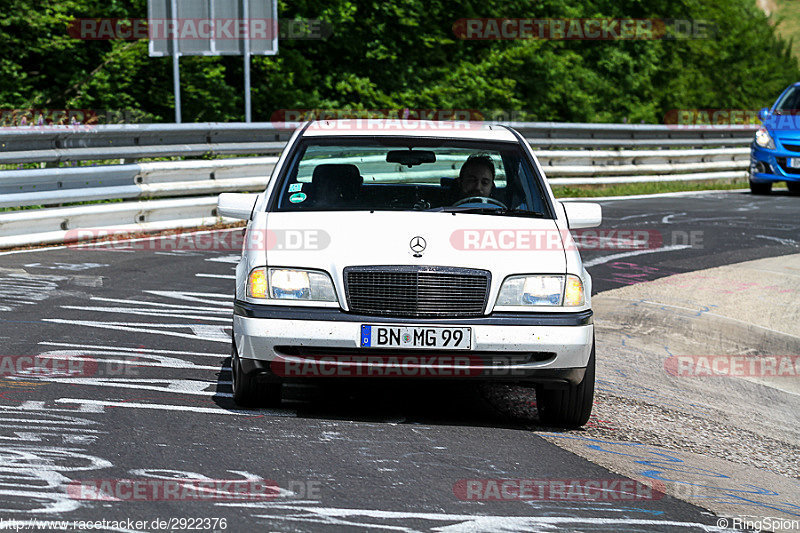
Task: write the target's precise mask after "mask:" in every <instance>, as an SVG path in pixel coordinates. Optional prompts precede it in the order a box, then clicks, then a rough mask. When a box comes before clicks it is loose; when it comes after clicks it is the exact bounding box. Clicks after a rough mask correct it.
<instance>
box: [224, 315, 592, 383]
mask: <svg viewBox="0 0 800 533" xmlns="http://www.w3.org/2000/svg"><path fill="white" fill-rule="evenodd" d="M362 324H394V325H400V326H431V327H433V326H458V327H469V328H471V329H472V343H471V349H470V350H458V351H456V350H408V349H376V348H362V347H361V346H360V337H361V325H362ZM233 332H234V342H235V346H236V348H237V351H238V355H239V357H240V359H241V361H242V367H243V369H244V370H245V372H259V373H264V374H266V375H268V376H272V377H284V378H303V377H343V378H347V377H349V378H361V377H387V378H389V377H427V378H473V379H482V380H502V381H517V382H537V383H544V384H551V385H559V384H566V383H571V384H576V383H579V382H580V381H581V380H582V379H583V374H584V371H585V368H586V366H587V364H588V361H589V356H590V353H591V350H592V344H593V341H594V325H593V322H592V312H591V310H588V311H582V312H576V313H513V314H512V313H493V314H492V315H488V316H485V317H479V318H469V319H457V320H456V319H448V320H433V319H395V318H392V319H389V318H384V317H373V316H360V315H355V314H351V313H345V312H343V311H341V310H339V309H323V308H298V307H286V306H276V305H255V304H251V303H246V302H242V301H237V302H236V303H235V305H234V324H233ZM320 361H324V364H321V363H320ZM287 369H292V370H293V372H294V371H299V374H295V373H293V372H288V371H287Z"/></svg>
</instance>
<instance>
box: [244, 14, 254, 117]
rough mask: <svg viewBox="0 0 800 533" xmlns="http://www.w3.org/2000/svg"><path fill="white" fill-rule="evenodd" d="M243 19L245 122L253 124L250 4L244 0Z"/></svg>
mask: <svg viewBox="0 0 800 533" xmlns="http://www.w3.org/2000/svg"><path fill="white" fill-rule="evenodd" d="M242 12H243V14H242V18H243V19H244V24H243V26H244V28H245V34H244V121H245V122H252V107H251V105H250V2H249V0H242Z"/></svg>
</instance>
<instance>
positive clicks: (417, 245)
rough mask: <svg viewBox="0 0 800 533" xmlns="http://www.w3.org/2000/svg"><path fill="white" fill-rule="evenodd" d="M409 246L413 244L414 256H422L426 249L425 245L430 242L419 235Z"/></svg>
mask: <svg viewBox="0 0 800 533" xmlns="http://www.w3.org/2000/svg"><path fill="white" fill-rule="evenodd" d="M409 246H411V251H412V252H414V257H422V252H424V251H425V247H426V246H428V243H427V242H425V239H423V238H422V237H420V236H417V237H414V238H413V239H411V242H410V243H409Z"/></svg>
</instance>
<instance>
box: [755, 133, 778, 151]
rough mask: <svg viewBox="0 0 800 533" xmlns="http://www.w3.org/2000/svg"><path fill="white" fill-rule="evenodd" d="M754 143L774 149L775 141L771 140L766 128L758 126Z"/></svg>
mask: <svg viewBox="0 0 800 533" xmlns="http://www.w3.org/2000/svg"><path fill="white" fill-rule="evenodd" d="M756 144H757V145H759V146H760V147H761V148H767V149H769V150H774V149H775V141H773V140H772V136H771V135H770V134H769V132H768V131H767V128H760V129H759V130H758V131H757V132H756Z"/></svg>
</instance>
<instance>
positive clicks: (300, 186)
mask: <svg viewBox="0 0 800 533" xmlns="http://www.w3.org/2000/svg"><path fill="white" fill-rule="evenodd" d="M302 190H303V184H302V183H292V184H291V185H289V192H300V191H302Z"/></svg>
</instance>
